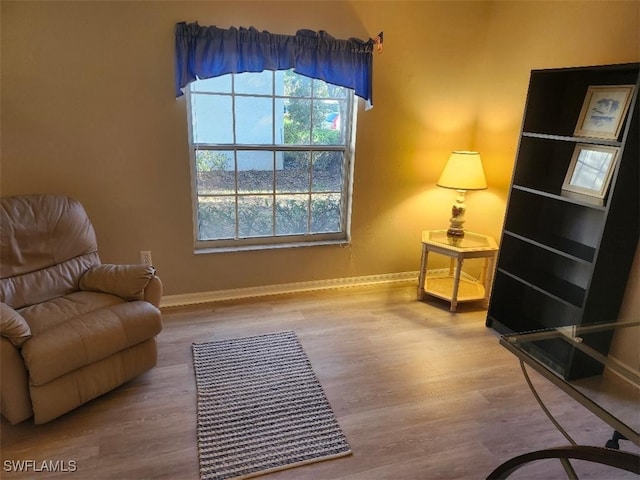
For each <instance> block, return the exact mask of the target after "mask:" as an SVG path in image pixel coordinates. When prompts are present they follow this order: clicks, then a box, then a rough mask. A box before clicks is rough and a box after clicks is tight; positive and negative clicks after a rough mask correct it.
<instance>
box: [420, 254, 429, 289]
mask: <svg viewBox="0 0 640 480" xmlns="http://www.w3.org/2000/svg"><path fill="white" fill-rule="evenodd" d="M428 256H429V249H428V248H427V246H426V245H425V244H424V243H423V244H422V259H421V260H420V275H419V277H418V300H422V299H424V283H425V277H426V275H427V257H428Z"/></svg>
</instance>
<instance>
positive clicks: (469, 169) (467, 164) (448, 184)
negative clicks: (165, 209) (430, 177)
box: [437, 150, 487, 190]
mask: <svg viewBox="0 0 640 480" xmlns="http://www.w3.org/2000/svg"><path fill="white" fill-rule="evenodd" d="M437 185H438V186H439V187H444V188H454V189H456V190H484V189H485V188H487V180H486V179H485V178H484V170H483V169H482V159H481V158H480V154H479V153H478V152H469V151H466V150H456V151H454V152H452V153H451V156H450V157H449V160H448V161H447V164H446V165H445V167H444V170H443V171H442V174H441V175H440V179H439V180H438V183H437Z"/></svg>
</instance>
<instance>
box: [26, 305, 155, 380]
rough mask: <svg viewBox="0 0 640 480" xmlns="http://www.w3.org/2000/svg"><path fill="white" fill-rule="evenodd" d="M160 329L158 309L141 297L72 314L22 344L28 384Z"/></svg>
mask: <svg viewBox="0 0 640 480" xmlns="http://www.w3.org/2000/svg"><path fill="white" fill-rule="evenodd" d="M161 330H162V321H161V318H160V311H159V310H158V309H157V308H156V307H154V306H153V305H151V304H150V303H147V302H144V301H136V302H127V303H122V304H118V305H113V306H111V307H108V308H103V309H101V310H97V311H93V312H91V313H89V314H85V315H80V316H77V317H75V318H72V319H70V320H68V321H67V322H64V323H62V324H60V325H59V326H57V327H56V328H52V329H49V330H46V331H44V332H43V333H41V334H38V335H34V336H33V337H31V338H30V339H29V340H28V341H27V342H25V344H24V345H23V347H22V357H23V358H24V360H25V365H26V366H27V370H29V379H30V384H31V385H32V386H39V385H44V384H45V383H47V382H50V381H52V380H54V379H56V378H58V377H60V376H61V375H64V374H67V373H69V372H72V371H74V370H76V369H78V368H81V367H83V366H85V365H89V364H91V363H94V362H97V361H99V360H102V359H104V358H107V357H109V356H110V355H113V354H114V353H115V352H119V351H122V350H125V349H126V348H128V347H131V346H132V345H135V344H137V343H141V342H143V341H145V340H147V339H149V338H152V337H154V336H155V335H157V334H158V333H160V331H161ZM54 359H55V360H54Z"/></svg>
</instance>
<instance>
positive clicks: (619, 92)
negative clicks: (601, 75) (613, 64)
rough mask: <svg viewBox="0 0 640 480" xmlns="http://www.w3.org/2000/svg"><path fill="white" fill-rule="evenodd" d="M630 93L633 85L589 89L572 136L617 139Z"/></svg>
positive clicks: (627, 107) (629, 101) (629, 99)
mask: <svg viewBox="0 0 640 480" xmlns="http://www.w3.org/2000/svg"><path fill="white" fill-rule="evenodd" d="M632 93H633V85H613V86H591V87H589V88H588V90H587V95H586V97H585V99H584V103H583V104H582V110H581V111H580V117H579V118H578V124H577V125H576V129H575V132H574V135H575V136H576V137H590V138H606V139H610V140H615V139H617V138H618V134H619V133H620V129H621V128H622V123H623V122H624V118H625V116H626V114H627V110H628V109H629V103H631V95H632Z"/></svg>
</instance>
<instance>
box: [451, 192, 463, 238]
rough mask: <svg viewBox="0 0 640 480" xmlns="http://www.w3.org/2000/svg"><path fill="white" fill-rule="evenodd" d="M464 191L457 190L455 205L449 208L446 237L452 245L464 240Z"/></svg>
mask: <svg viewBox="0 0 640 480" xmlns="http://www.w3.org/2000/svg"><path fill="white" fill-rule="evenodd" d="M465 193H466V191H465V190H458V196H457V197H456V203H454V204H453V206H452V207H451V218H450V219H449V229H448V230H447V237H448V238H449V240H450V241H451V242H452V244H454V245H455V244H456V243H460V241H461V240H462V239H463V238H464V227H463V224H464V214H465V212H466V211H467V206H466V205H465V203H464V194H465Z"/></svg>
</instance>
